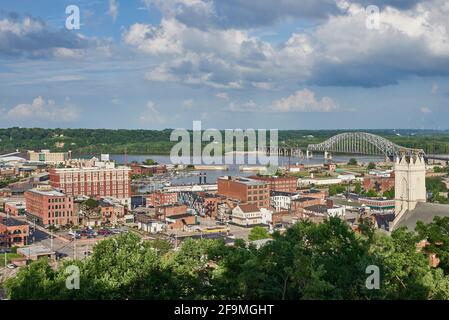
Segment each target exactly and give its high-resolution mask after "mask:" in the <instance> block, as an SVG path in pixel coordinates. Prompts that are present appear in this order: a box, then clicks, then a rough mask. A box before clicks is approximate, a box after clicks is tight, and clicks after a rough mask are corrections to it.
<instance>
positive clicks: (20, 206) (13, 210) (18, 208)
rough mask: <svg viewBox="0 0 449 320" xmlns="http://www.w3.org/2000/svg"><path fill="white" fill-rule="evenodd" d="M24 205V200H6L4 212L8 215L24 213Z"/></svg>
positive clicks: (16, 215) (15, 215)
mask: <svg viewBox="0 0 449 320" xmlns="http://www.w3.org/2000/svg"><path fill="white" fill-rule="evenodd" d="M25 210H26V206H25V201H6V202H5V213H7V214H9V215H10V216H14V217H18V216H20V215H23V214H25Z"/></svg>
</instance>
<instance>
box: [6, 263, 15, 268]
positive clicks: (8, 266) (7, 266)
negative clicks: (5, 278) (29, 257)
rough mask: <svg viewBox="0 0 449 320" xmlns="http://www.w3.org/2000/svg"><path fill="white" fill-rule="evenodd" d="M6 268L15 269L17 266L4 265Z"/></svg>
mask: <svg viewBox="0 0 449 320" xmlns="http://www.w3.org/2000/svg"><path fill="white" fill-rule="evenodd" d="M6 268H8V269H15V268H17V266H16V265H15V264H13V263H10V264H8V265H6Z"/></svg>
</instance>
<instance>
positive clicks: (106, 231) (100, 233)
mask: <svg viewBox="0 0 449 320" xmlns="http://www.w3.org/2000/svg"><path fill="white" fill-rule="evenodd" d="M110 234H111V231H109V230H108V229H100V230H98V235H100V236H104V237H105V236H108V235H110Z"/></svg>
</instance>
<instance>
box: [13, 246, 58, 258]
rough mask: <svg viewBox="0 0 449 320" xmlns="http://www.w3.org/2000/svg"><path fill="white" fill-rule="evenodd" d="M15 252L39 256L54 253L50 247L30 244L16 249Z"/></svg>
mask: <svg viewBox="0 0 449 320" xmlns="http://www.w3.org/2000/svg"><path fill="white" fill-rule="evenodd" d="M17 252H18V253H20V254H22V255H24V256H40V255H50V254H55V252H54V251H52V250H51V249H50V248H47V247H44V246H30V247H24V248H19V249H17Z"/></svg>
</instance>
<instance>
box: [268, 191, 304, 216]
mask: <svg viewBox="0 0 449 320" xmlns="http://www.w3.org/2000/svg"><path fill="white" fill-rule="evenodd" d="M298 198H299V194H298V193H294V192H281V191H271V192H270V205H271V207H273V208H274V209H275V210H276V211H277V212H279V211H282V210H289V209H290V205H291V201H292V200H294V199H298Z"/></svg>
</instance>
